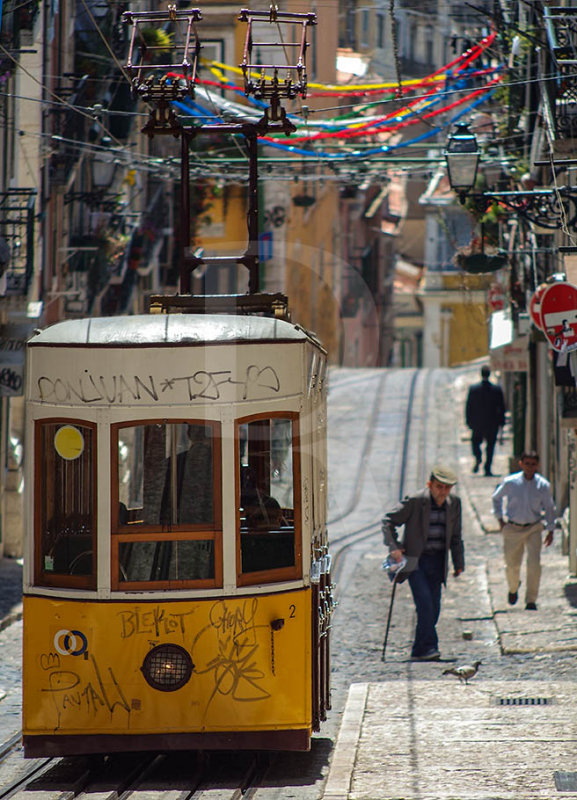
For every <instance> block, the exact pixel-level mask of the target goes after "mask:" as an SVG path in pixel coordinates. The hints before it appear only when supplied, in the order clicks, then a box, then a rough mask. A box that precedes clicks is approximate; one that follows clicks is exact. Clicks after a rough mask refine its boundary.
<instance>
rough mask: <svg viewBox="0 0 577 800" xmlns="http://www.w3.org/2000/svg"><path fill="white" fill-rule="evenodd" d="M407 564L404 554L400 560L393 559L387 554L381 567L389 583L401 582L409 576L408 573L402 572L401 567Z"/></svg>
mask: <svg viewBox="0 0 577 800" xmlns="http://www.w3.org/2000/svg"><path fill="white" fill-rule="evenodd" d="M406 566H407V559H406V557H405V556H402V557H401V560H400V561H394V560H393V559H392V558H391V556H390V555H389V556H387V557H386V558H385V560H384V561H383V564H382V567H383V569H384V570H385V572H386V573H387V575H388V576H389V580H390V581H391V583H392V582H393V581H395V583H402V582H403V581H406V580H407V578H408V577H409V573H408V572H405V573H403V569H404V568H405V567H406Z"/></svg>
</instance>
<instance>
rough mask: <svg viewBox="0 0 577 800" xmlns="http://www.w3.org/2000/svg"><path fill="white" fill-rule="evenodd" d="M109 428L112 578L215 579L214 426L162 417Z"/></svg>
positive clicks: (217, 523) (140, 580)
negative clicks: (113, 448) (113, 433)
mask: <svg viewBox="0 0 577 800" xmlns="http://www.w3.org/2000/svg"><path fill="white" fill-rule="evenodd" d="M116 430H117V437H118V438H117V447H118V482H117V501H116V500H114V504H115V507H116V519H115V520H114V519H113V531H114V533H115V534H116V536H115V537H114V538H115V542H114V543H115V544H116V545H117V549H114V548H113V552H114V553H115V554H116V557H117V562H118V563H117V565H116V570H117V571H116V574H117V581H118V583H119V584H123V583H124V584H126V583H133V582H136V583H143V582H144V583H149V582H155V583H156V584H157V585H158V582H164V583H167V582H168V583H173V582H175V581H176V582H183V581H184V582H186V581H203V580H208V581H214V580H215V575H216V572H215V570H216V566H215V563H216V552H215V531H216V530H217V529H219V527H220V497H219V496H217V495H218V494H219V492H220V488H219V487H220V477H219V476H220V456H219V452H220V450H219V448H218V447H217V446H216V445H215V441H216V440H217V436H218V433H219V428H218V425H217V424H216V423H211V422H204V421H186V422H164V421H163V422H148V423H139V424H130V425H122V426H118V427H117V428H116ZM155 531H156V532H157V533H156V535H154V532H155ZM127 534H128V535H127ZM113 558H114V556H113ZM114 569H115V568H114V566H113V571H114Z"/></svg>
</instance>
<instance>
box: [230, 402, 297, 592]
mask: <svg viewBox="0 0 577 800" xmlns="http://www.w3.org/2000/svg"><path fill="white" fill-rule="evenodd" d="M295 427H296V422H295V421H294V420H293V419H292V418H286V417H270V418H262V419H255V420H251V421H249V422H241V423H240V424H239V425H238V443H239V445H238V446H239V455H240V474H241V479H240V498H239V504H238V516H239V528H240V551H241V570H242V573H243V574H245V575H246V574H249V573H256V572H259V573H260V572H263V571H267V570H275V571H276V570H287V569H288V570H289V571H290V572H291V573H294V571H295V568H296V566H297V560H298V547H297V545H298V542H297V538H296V537H295V486H296V485H297V481H296V479H295V474H296V466H297V461H298V460H297V458H296V454H297V449H296V431H295ZM284 577H288V574H287V575H285V574H283V575H282V578H284ZM291 577H292V574H291ZM282 578H281V577H280V576H278V575H277V576H276V577H275V578H274V579H275V580H277V579H282Z"/></svg>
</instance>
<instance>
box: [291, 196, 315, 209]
mask: <svg viewBox="0 0 577 800" xmlns="http://www.w3.org/2000/svg"><path fill="white" fill-rule="evenodd" d="M315 202H316V200H315V198H314V197H312V195H310V194H297V195H295V196H294V197H293V203H294V204H295V206H301V208H309V207H310V206H312V205H313V204H314V203H315Z"/></svg>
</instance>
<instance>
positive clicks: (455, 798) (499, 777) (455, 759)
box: [322, 387, 577, 800]
mask: <svg viewBox="0 0 577 800" xmlns="http://www.w3.org/2000/svg"><path fill="white" fill-rule="evenodd" d="M465 388H466V387H462V392H464V391H465ZM461 399H462V398H461ZM460 438H461V442H460V445H459V447H458V460H459V473H460V482H459V494H460V496H461V498H462V501H463V512H464V528H465V529H466V530H467V536H468V537H469V539H470V544H468V543H467V540H466V553H467V554H468V553H469V552H470V553H471V558H468V557H467V569H466V571H465V573H464V575H463V576H461V577H460V578H459V579H458V582H459V585H458V587H457V581H454V580H453V579H450V580H449V583H448V586H447V590H446V592H445V593H444V600H443V610H442V614H441V621H440V624H439V634H440V641H441V648H442V652H443V656H451V655H456V659H455V661H456V665H458V664H459V663H470V662H472V661H475V660H481V661H482V664H481V666H480V669H479V672H478V674H477V675H476V676H475V677H474V678H472V679H471V680H470V682H469V683H468V684H465V683H462V682H460V681H459V680H458V679H457V678H455V677H454V676H452V675H444V674H443V672H444V670H446V669H448V668H450V667H451V666H455V663H452V660H451V659H450V658H448V659H447V662H445V663H442V662H441V663H439V662H429V663H426V664H422V663H410V662H408V660H407V659H405V660H404V661H403V660H400V659H399V657H398V652H399V651H398V649H397V650H395V648H394V647H393V648H392V653H391V658H390V663H384V664H383V665H382V667H383V672H382V676H383V679H382V680H380V681H378V682H376V681H373V680H371V681H370V682H362V683H354V684H352V685H351V687H350V690H349V694H348V699H347V703H346V706H345V710H344V713H343V717H342V720H341V726H340V731H339V735H338V737H337V741H336V745H335V749H334V752H333V757H332V759H331V764H330V768H329V774H328V777H327V781H326V784H325V789H324V793H323V795H322V798H323V800H388V799H389V798H390V799H391V800H393V799H395V800H399V799H401V798H402V799H403V800H437V799H438V800H449V798H450V799H451V800H500V799H502V800H537V798H547V799H548V800H550V799H551V798H556V797H560V798H567V799H568V800H570V799H571V798H573V800H576V799H577V771H575V770H577V762H576V760H575V756H576V754H577V691H576V688H577V686H576V684H577V619H576V617H577V582H576V581H575V579H574V578H571V577H569V576H568V558H567V556H566V555H563V553H562V547H561V541H560V540H561V535H560V532H559V531H557V532H556V534H555V542H554V544H553V545H552V547H550V548H547V549H546V550H545V549H544V551H543V556H542V564H543V573H542V579H541V589H540V594H539V599H538V606H539V609H538V611H537V612H534V611H527V610H525V602H524V596H523V588H524V586H523V584H522V586H521V588H520V591H519V602H518V604H517V605H516V606H514V607H512V606H509V605H508V603H507V594H506V592H507V589H506V584H505V578H504V568H503V561H502V542H501V536H500V534H499V531H498V525H497V523H496V520H495V519H494V518H493V516H492V513H491V493H492V491H493V490H494V488H495V486H496V485H497V483H498V482H499V477H494V478H493V477H489V478H486V477H485V476H484V475H483V476H480V475H478V474H477V475H473V474H472V473H471V466H472V457H471V455H470V451H469V437H468V434H467V432H466V430H462V431H461V436H460ZM509 456H510V441H506V442H505V444H504V446H501V447H499V448H498V454H497V456H496V458H495V461H494V464H493V469H494V472H495V473H496V475H505V474H508V472H509V469H508V467H509ZM476 554H477V555H476ZM478 554H480V555H478ZM368 557H370V556H368ZM522 576H523V573H522ZM453 587H455V588H453ZM403 590H404V587H399V593H400V592H401V591H403ZM407 597H409V594H408V590H407V593H406V594H405V595H404V596H403V598H402V599H403V602H404V603H405V605H407V604H409V605H410V604H411V601H410V600H407ZM395 602H397V601H395ZM399 627H402V626H399ZM405 644H406V642H405ZM464 654H466V656H464ZM388 660H389V659H387V661H388Z"/></svg>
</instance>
